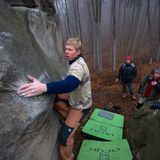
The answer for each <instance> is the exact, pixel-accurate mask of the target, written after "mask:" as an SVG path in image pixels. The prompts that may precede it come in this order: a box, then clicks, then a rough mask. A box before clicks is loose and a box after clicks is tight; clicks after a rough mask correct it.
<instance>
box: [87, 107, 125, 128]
mask: <svg viewBox="0 0 160 160" xmlns="http://www.w3.org/2000/svg"><path fill="white" fill-rule="evenodd" d="M90 119H93V120H96V121H98V122H101V123H104V124H109V125H112V126H115V127H120V128H123V125H124V116H123V115H120V114H116V113H112V112H109V111H106V110H103V109H97V108H96V109H95V110H94V112H93V113H92V115H91V117H90Z"/></svg>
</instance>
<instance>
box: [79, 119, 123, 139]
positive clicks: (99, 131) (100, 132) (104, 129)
mask: <svg viewBox="0 0 160 160" xmlns="http://www.w3.org/2000/svg"><path fill="white" fill-rule="evenodd" d="M82 132H83V133H84V134H86V135H88V136H89V137H92V138H93V139H97V138H96V137H98V138H99V139H103V140H117V139H122V134H123V129H122V128H119V127H114V126H111V125H108V124H104V123H101V122H98V121H95V120H92V119H89V120H88V121H87V123H86V124H85V125H84V127H83V128H82ZM94 137H95V138H94Z"/></svg>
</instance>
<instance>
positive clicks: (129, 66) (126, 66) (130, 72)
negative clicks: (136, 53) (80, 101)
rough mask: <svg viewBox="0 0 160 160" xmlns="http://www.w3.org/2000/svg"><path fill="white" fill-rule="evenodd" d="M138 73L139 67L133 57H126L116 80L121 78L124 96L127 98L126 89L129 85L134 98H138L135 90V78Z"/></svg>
mask: <svg viewBox="0 0 160 160" xmlns="http://www.w3.org/2000/svg"><path fill="white" fill-rule="evenodd" d="M136 75H137V68H136V65H135V64H134V63H133V62H132V57H131V56H129V55H128V56H127V57H126V59H125V63H123V64H122V65H121V67H120V69H119V73H118V76H117V79H116V82H117V81H118V80H120V82H121V85H122V93H123V95H122V97H123V98H126V97H127V94H126V89H127V87H128V90H129V93H130V94H131V97H132V99H133V100H136V97H135V94H134V91H133V80H134V79H135V77H136Z"/></svg>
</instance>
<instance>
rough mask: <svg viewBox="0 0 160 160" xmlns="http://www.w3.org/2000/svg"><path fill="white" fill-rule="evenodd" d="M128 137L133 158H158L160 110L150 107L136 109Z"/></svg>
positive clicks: (140, 159) (148, 159) (137, 159)
mask: <svg viewBox="0 0 160 160" xmlns="http://www.w3.org/2000/svg"><path fill="white" fill-rule="evenodd" d="M128 139H129V141H130V144H131V148H132V150H133V154H134V156H135V160H152V159H153V160H159V159H160V152H159V146H160V112H157V111H155V110H150V109H141V110H139V111H136V112H135V114H134V116H133V119H132V122H131V125H130V129H129V137H128Z"/></svg>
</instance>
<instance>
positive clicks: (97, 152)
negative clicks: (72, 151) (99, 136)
mask: <svg viewBox="0 0 160 160" xmlns="http://www.w3.org/2000/svg"><path fill="white" fill-rule="evenodd" d="M132 159H133V157H132V154H131V151H130V147H129V144H128V141H127V140H126V139H122V140H116V141H112V142H106V141H93V140H84V141H83V143H82V145H81V148H80V152H79V154H78V157H77V160H132Z"/></svg>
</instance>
